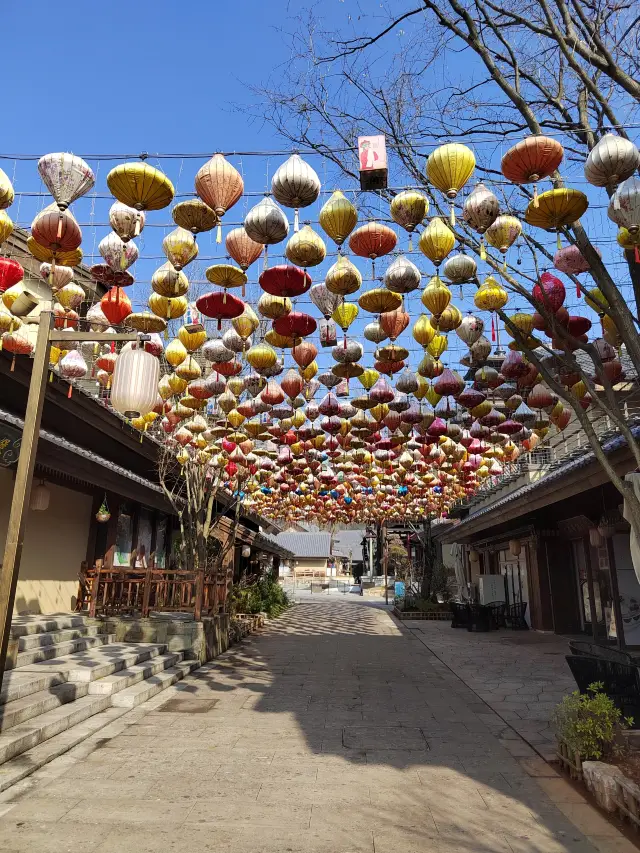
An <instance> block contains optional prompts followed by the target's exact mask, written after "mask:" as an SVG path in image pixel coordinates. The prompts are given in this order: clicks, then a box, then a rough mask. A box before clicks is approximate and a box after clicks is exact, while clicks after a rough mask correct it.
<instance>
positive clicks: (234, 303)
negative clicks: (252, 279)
mask: <svg viewBox="0 0 640 853" xmlns="http://www.w3.org/2000/svg"><path fill="white" fill-rule="evenodd" d="M196 308H197V309H198V311H200V313H201V314H204V316H205V317H213V318H214V319H216V320H217V321H218V329H221V328H222V321H223V320H230V319H232V318H233V317H239V316H240V314H242V312H243V311H244V308H245V305H244V302H243V301H242V300H241V299H238V298H237V297H236V296H233V295H232V294H231V293H227V291H226V290H214V291H212V292H211V293H205V294H204V296H200V297H199V298H198V299H197V300H196Z"/></svg>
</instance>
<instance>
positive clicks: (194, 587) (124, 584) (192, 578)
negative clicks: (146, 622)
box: [87, 566, 228, 619]
mask: <svg viewBox="0 0 640 853" xmlns="http://www.w3.org/2000/svg"><path fill="white" fill-rule="evenodd" d="M227 588H228V578H227V576H226V572H224V571H223V570H222V571H220V572H218V573H214V574H206V575H205V573H204V572H197V571H185V570H182V569H156V568H130V567H122V568H108V567H103V566H97V567H94V568H92V569H91V570H90V571H89V572H87V592H88V599H89V613H90V615H91V616H98V615H104V616H111V615H116V614H131V615H134V614H135V615H140V616H142V617H147V616H148V615H149V613H151V611H154V612H173V613H176V612H180V613H192V614H193V616H194V618H195V619H200V618H201V617H202V616H213V615H216V614H218V613H221V612H223V611H224V608H225V603H226V598H227Z"/></svg>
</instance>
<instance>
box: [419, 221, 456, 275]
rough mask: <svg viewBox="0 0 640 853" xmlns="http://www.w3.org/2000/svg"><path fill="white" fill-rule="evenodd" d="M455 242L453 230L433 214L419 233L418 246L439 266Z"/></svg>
mask: <svg viewBox="0 0 640 853" xmlns="http://www.w3.org/2000/svg"><path fill="white" fill-rule="evenodd" d="M455 244H456V238H455V236H454V234H453V231H452V230H451V229H450V228H449V227H448V226H447V225H445V223H444V222H443V221H442V219H440V217H439V216H435V217H434V218H433V219H432V220H431V222H430V223H429V224H428V226H427V227H426V228H425V229H424V231H423V232H422V234H421V235H420V240H419V241H418V246H419V247H420V251H421V252H422V254H423V255H426V256H427V257H428V258H429V260H430V261H433V263H434V264H435V265H436V268H437V267H439V266H440V264H441V263H442V261H443V260H444V259H445V258H446V257H447V255H449V254H450V253H451V251H452V249H453V247H454V246H455Z"/></svg>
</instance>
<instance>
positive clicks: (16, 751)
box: [0, 696, 111, 764]
mask: <svg viewBox="0 0 640 853" xmlns="http://www.w3.org/2000/svg"><path fill="white" fill-rule="evenodd" d="M110 706H111V696H83V697H82V698H80V699H76V700H75V702H70V703H69V704H67V705H62V706H60V707H59V708H54V709H53V710H52V711H47V712H46V713H44V714H41V715H40V716H39V717H35V718H34V719H32V720H29V721H28V722H26V723H22V724H21V725H19V726H15V727H14V728H12V729H9V730H8V731H7V732H5V733H4V734H1V735H0V764H4V763H5V761H9V760H10V759H11V758H15V756H16V755H20V754H21V753H23V752H26V751H27V750H28V749H32V748H33V747H34V746H38V744H40V743H42V742H43V741H45V740H49V739H50V738H52V737H55V736H56V735H59V734H60V733H61V732H64V731H66V730H67V729H69V728H71V727H72V726H75V725H77V724H78V723H81V722H83V720H86V719H87V718H88V717H92V716H93V715H94V714H99V713H100V711H104V710H105V709H106V708H109V707H110ZM5 707H6V706H5Z"/></svg>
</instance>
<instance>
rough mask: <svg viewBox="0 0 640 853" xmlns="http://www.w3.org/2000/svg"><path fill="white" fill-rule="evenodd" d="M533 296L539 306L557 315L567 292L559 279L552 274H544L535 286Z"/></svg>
mask: <svg viewBox="0 0 640 853" xmlns="http://www.w3.org/2000/svg"><path fill="white" fill-rule="evenodd" d="M532 296H533V299H534V301H535V302H537V303H538V305H541V306H542V307H544V308H546V309H547V311H552V312H554V313H555V312H556V311H558V310H559V309H560V308H561V307H562V303H563V302H564V299H565V296H566V291H565V289H564V284H563V283H562V282H561V281H560V279H559V278H556V276H555V275H552V274H551V273H550V272H543V273H542V275H541V276H540V281H539V282H538V283H537V284H534V286H533V291H532Z"/></svg>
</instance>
